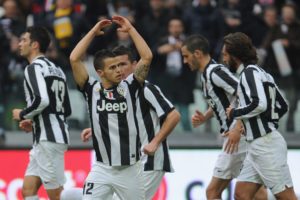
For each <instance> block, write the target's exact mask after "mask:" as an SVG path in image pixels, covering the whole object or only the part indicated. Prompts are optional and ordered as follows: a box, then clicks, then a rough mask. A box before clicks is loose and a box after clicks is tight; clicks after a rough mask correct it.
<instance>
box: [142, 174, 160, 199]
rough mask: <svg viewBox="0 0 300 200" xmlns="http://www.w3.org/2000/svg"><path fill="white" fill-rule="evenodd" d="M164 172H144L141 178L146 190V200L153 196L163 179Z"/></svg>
mask: <svg viewBox="0 0 300 200" xmlns="http://www.w3.org/2000/svg"><path fill="white" fill-rule="evenodd" d="M164 175H165V172H164V171H144V172H143V178H144V184H145V190H146V200H151V199H152V198H153V196H154V195H155V193H156V191H157V189H158V187H159V186H160V183H161V180H162V178H163V177H164Z"/></svg>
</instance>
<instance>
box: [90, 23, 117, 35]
mask: <svg viewBox="0 0 300 200" xmlns="http://www.w3.org/2000/svg"><path fill="white" fill-rule="evenodd" d="M111 24H112V21H111V20H109V19H103V20H101V21H99V22H98V23H97V24H96V25H95V26H94V27H93V31H94V33H95V34H96V35H97V36H99V35H103V34H104V31H103V28H105V27H107V26H110V25H111Z"/></svg>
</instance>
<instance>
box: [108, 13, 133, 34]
mask: <svg viewBox="0 0 300 200" xmlns="http://www.w3.org/2000/svg"><path fill="white" fill-rule="evenodd" d="M112 21H113V22H114V23H116V24H118V25H119V26H120V27H119V28H118V29H117V31H121V32H128V31H129V30H130V29H131V28H132V24H131V23H130V22H129V20H128V19H127V18H125V17H122V16H120V15H115V16H113V17H112Z"/></svg>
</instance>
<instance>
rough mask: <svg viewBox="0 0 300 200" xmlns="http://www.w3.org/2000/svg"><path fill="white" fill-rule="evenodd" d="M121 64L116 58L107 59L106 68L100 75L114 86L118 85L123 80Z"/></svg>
mask: <svg viewBox="0 0 300 200" xmlns="http://www.w3.org/2000/svg"><path fill="white" fill-rule="evenodd" d="M119 64H120V62H119V60H118V59H116V58H105V59H104V68H103V70H102V71H101V73H100V76H101V78H103V79H105V80H106V81H108V82H110V83H111V84H112V85H115V84H118V83H120V82H121V80H122V71H121V68H120V66H119Z"/></svg>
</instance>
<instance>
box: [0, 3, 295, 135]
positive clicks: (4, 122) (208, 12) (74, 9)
mask: <svg viewBox="0 0 300 200" xmlns="http://www.w3.org/2000/svg"><path fill="white" fill-rule="evenodd" d="M299 4H300V1H298V0H295V1H288V0H0V137H4V136H1V135H3V134H2V133H3V132H4V130H5V129H6V130H11V129H17V127H16V124H15V123H13V122H12V120H11V109H12V108H13V107H22V105H24V103H25V102H24V101H23V99H24V98H23V96H24V92H23V82H22V81H23V70H24V68H25V66H26V65H27V63H26V60H24V59H23V58H21V57H20V56H19V55H18V42H19V36H20V35H21V33H22V32H23V31H24V30H25V28H26V27H28V26H32V25H43V26H46V27H47V28H48V30H49V31H50V32H51V33H52V36H53V38H52V39H53V41H52V44H51V46H50V47H49V49H48V52H47V56H48V57H49V58H50V59H52V60H53V61H54V62H55V63H57V64H58V65H60V66H61V67H62V68H63V69H64V71H65V72H66V74H67V77H68V78H69V79H68V80H69V88H70V89H75V88H76V86H75V85H74V83H73V78H72V76H71V72H70V64H69V61H68V57H69V54H70V52H71V51H72V49H73V48H74V46H75V45H76V44H77V42H78V41H79V40H80V38H81V37H82V36H83V35H85V34H86V33H87V31H88V30H89V29H90V28H91V27H92V26H93V25H94V24H95V23H96V22H97V21H98V20H99V19H101V18H109V17H111V16H112V15H114V14H119V15H122V16H126V17H127V18H128V19H130V21H131V22H132V23H134V25H135V27H136V28H137V30H138V31H139V32H140V33H141V34H142V36H143V37H144V38H145V40H146V42H147V43H148V44H149V46H150V47H151V49H152V51H153V54H154V60H153V62H152V66H151V71H150V74H149V78H148V79H149V80H150V81H152V82H153V83H155V84H158V85H159V86H160V87H161V88H162V90H163V92H164V93H165V94H166V96H167V97H168V98H169V99H170V100H171V101H172V102H173V103H174V104H175V105H176V107H177V109H178V110H179V111H180V113H181V116H182V121H181V127H182V130H183V131H186V132H191V123H190V116H191V114H192V113H191V111H190V109H189V106H190V105H191V104H192V103H193V102H194V100H195V99H194V96H195V95H194V93H195V92H194V91H195V90H197V89H198V88H199V87H201V86H200V85H199V81H197V80H198V78H197V77H196V76H195V74H194V73H191V72H190V70H189V68H188V67H186V66H184V65H183V60H182V57H181V54H180V47H181V43H182V41H183V40H184V39H185V37H186V36H187V35H191V34H201V35H203V36H205V37H206V38H208V40H209V42H210V44H211V55H212V57H213V58H214V59H216V60H221V59H220V56H221V55H220V52H221V46H222V39H223V36H224V35H226V34H228V33H231V32H236V31H241V32H244V33H246V34H247V35H249V36H250V37H251V38H252V40H253V43H254V44H255V46H256V47H257V50H258V51H257V52H258V55H259V60H260V64H261V66H262V67H263V68H265V69H266V70H267V71H268V72H270V73H271V74H272V75H273V76H274V78H275V79H276V82H277V83H279V87H280V88H281V89H282V90H283V91H284V93H285V96H286V97H287V99H288V100H289V103H290V112H289V115H288V117H287V123H286V130H287V131H289V132H294V128H295V125H294V121H295V119H294V116H295V111H297V103H298V100H299V96H298V94H300V93H299V88H300V23H299V22H298V17H299V16H297V13H299V12H297V8H298V6H300V5H299ZM115 28H116V27H113V28H109V29H107V30H106V34H105V36H104V37H100V38H97V39H96V40H95V41H94V42H93V45H92V46H91V47H90V49H89V51H88V55H87V58H88V57H89V56H92V55H93V54H94V53H95V52H96V51H97V50H99V49H102V48H113V47H114V46H116V45H124V46H129V47H132V46H133V43H132V41H131V40H130V39H129V36H128V34H127V33H119V32H116V31H115V30H114V29H115ZM282 52H283V53H282ZM86 126H88V124H87V125H86Z"/></svg>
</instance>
